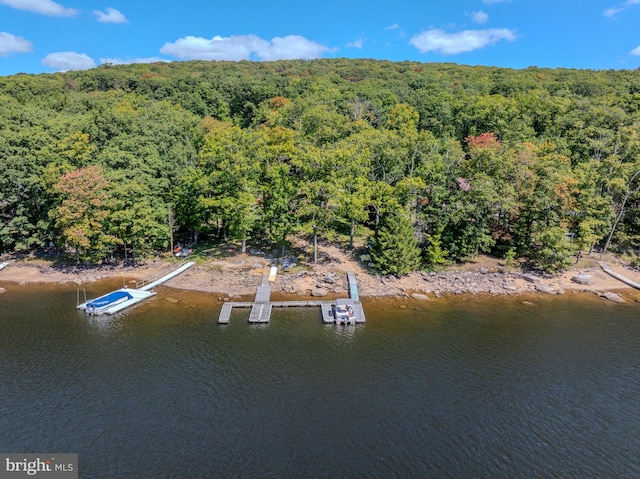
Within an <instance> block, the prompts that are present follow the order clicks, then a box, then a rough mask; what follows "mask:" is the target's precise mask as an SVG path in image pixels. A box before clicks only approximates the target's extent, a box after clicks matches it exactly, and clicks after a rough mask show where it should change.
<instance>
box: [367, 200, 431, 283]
mask: <svg viewBox="0 0 640 479" xmlns="http://www.w3.org/2000/svg"><path fill="white" fill-rule="evenodd" d="M370 251H371V260H372V262H373V264H374V266H375V268H376V269H377V270H378V271H379V272H380V273H381V274H393V275H396V276H402V275H405V274H407V273H410V272H412V271H415V270H417V269H418V268H419V267H420V248H418V243H417V241H416V239H415V237H414V234H413V227H412V226H411V221H410V220H409V215H408V213H407V212H406V211H404V210H398V211H395V212H393V213H388V214H386V215H384V216H383V220H382V222H381V224H380V227H379V228H378V229H377V231H376V232H375V235H374V236H373V238H372V241H371V248H370Z"/></svg>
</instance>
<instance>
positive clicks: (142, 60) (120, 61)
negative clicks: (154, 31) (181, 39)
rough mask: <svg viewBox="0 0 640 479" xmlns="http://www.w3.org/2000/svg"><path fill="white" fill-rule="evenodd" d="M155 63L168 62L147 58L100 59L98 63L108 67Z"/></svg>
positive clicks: (162, 59)
mask: <svg viewBox="0 0 640 479" xmlns="http://www.w3.org/2000/svg"><path fill="white" fill-rule="evenodd" d="M157 62H168V60H165V59H164V58H160V57H149V58H127V59H125V60H123V59H121V58H101V59H100V63H101V64H105V63H108V64H110V65H130V64H131V63H157Z"/></svg>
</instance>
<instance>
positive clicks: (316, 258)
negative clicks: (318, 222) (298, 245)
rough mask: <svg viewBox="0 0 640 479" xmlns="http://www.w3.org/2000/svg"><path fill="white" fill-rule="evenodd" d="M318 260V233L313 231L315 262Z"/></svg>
mask: <svg viewBox="0 0 640 479" xmlns="http://www.w3.org/2000/svg"><path fill="white" fill-rule="evenodd" d="M317 262H318V233H316V232H315V231H314V232H313V264H316V263H317Z"/></svg>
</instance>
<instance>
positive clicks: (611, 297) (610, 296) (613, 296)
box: [600, 291, 626, 303]
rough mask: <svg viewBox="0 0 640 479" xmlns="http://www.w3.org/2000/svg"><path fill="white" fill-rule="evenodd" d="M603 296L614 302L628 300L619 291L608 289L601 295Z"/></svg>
mask: <svg viewBox="0 0 640 479" xmlns="http://www.w3.org/2000/svg"><path fill="white" fill-rule="evenodd" d="M600 297H601V298H604V299H608V300H609V301H613V302H614V303H625V302H626V301H625V300H624V298H623V297H622V296H620V295H619V294H617V293H612V292H611V291H607V292H606V293H602V294H601V295H600Z"/></svg>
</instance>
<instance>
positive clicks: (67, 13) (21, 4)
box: [0, 0, 78, 17]
mask: <svg viewBox="0 0 640 479" xmlns="http://www.w3.org/2000/svg"><path fill="white" fill-rule="evenodd" d="M0 3H2V4H4V5H7V6H9V7H13V8H17V9H18V10H26V11H28V12H35V13H41V14H43V15H49V16H52V17H73V16H75V15H77V14H78V10H74V9H73V8H65V7H63V6H62V5H60V4H58V3H56V2H53V1H51V0H0Z"/></svg>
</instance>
